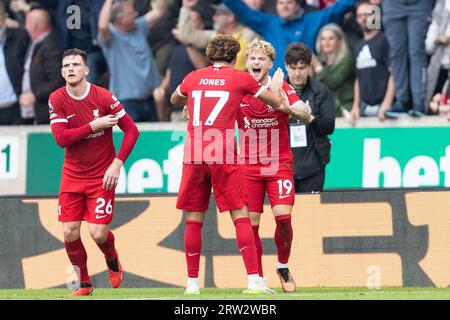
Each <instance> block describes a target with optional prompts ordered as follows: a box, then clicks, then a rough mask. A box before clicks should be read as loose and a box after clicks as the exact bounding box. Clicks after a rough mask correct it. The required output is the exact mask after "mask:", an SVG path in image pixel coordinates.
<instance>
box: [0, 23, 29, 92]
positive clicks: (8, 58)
mask: <svg viewBox="0 0 450 320" xmlns="http://www.w3.org/2000/svg"><path fill="white" fill-rule="evenodd" d="M28 39H29V38H28V35H27V33H26V31H25V30H24V29H21V28H19V29H12V28H11V29H10V28H7V29H6V41H5V46H4V47H3V53H4V56H5V64H6V71H7V72H8V76H9V79H10V81H11V84H12V86H13V88H14V92H15V93H16V95H17V97H19V95H20V94H21V92H22V76H23V66H24V63H25V53H26V50H27V45H28Z"/></svg>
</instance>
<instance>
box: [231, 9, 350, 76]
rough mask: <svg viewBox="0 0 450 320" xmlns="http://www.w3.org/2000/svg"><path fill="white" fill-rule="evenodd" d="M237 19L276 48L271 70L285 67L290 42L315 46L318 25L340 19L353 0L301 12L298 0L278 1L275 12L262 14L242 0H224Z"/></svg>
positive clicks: (319, 26)
mask: <svg viewBox="0 0 450 320" xmlns="http://www.w3.org/2000/svg"><path fill="white" fill-rule="evenodd" d="M224 3H225V4H226V5H227V7H228V8H230V9H231V10H232V11H233V12H234V13H235V14H236V15H237V17H238V18H239V20H240V21H241V22H242V23H243V24H245V25H247V26H248V27H250V28H251V29H253V30H254V31H255V32H257V33H259V34H260V35H261V36H263V37H264V39H265V40H266V41H268V42H270V43H272V45H273V46H274V48H275V50H276V51H277V53H278V54H277V56H276V58H275V64H274V67H273V69H272V70H276V69H277V68H279V67H280V68H284V63H283V57H284V53H285V52H286V48H287V46H288V45H289V43H291V42H303V43H305V44H306V45H308V46H309V47H310V48H314V45H315V41H316V38H317V34H318V32H319V30H320V28H321V27H322V26H324V25H326V24H327V23H330V22H339V21H340V20H341V19H342V18H343V17H344V14H345V13H346V12H348V11H350V10H351V9H352V8H353V5H354V4H355V3H356V0H339V1H337V2H336V3H335V4H334V5H331V6H329V7H328V8H327V9H323V10H320V11H315V12H311V13H304V12H303V9H302V7H301V6H300V3H301V0H277V3H276V9H277V13H278V15H273V14H268V13H264V12H261V11H258V10H254V9H252V8H250V7H249V6H247V5H246V4H245V3H244V2H243V1H242V0H224Z"/></svg>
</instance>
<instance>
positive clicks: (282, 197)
mask: <svg viewBox="0 0 450 320" xmlns="http://www.w3.org/2000/svg"><path fill="white" fill-rule="evenodd" d="M289 196H290V195H287V196H280V199H284V198H287V197H289Z"/></svg>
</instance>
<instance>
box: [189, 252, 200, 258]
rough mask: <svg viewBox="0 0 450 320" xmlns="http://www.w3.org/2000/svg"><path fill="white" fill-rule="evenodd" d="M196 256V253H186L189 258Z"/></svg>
mask: <svg viewBox="0 0 450 320" xmlns="http://www.w3.org/2000/svg"><path fill="white" fill-rule="evenodd" d="M196 255H198V253H188V256H189V257H193V256H196Z"/></svg>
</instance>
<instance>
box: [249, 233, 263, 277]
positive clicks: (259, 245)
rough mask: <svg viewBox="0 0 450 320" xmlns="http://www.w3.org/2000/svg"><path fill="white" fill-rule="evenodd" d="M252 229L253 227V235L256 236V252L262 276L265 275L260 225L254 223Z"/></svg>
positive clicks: (259, 271)
mask: <svg viewBox="0 0 450 320" xmlns="http://www.w3.org/2000/svg"><path fill="white" fill-rule="evenodd" d="M252 229H253V236H254V237H255V245H256V254H257V257H258V273H259V275H260V276H261V277H263V276H264V275H263V268H262V254H263V248H262V242H261V238H260V237H259V225H252Z"/></svg>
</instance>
